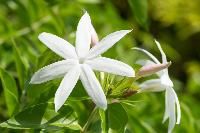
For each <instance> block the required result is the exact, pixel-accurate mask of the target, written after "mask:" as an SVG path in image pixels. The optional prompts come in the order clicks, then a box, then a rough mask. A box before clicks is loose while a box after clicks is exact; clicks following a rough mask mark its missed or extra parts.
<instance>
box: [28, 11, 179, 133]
mask: <svg viewBox="0 0 200 133" xmlns="http://www.w3.org/2000/svg"><path fill="white" fill-rule="evenodd" d="M129 32H131V30H120V31H116V32H113V33H111V34H109V35H108V36H106V37H104V38H103V39H102V40H100V41H99V39H98V36H97V33H96V31H95V29H94V28H93V26H92V23H91V20H90V16H89V14H88V13H87V12H86V13H85V14H84V15H83V16H82V17H81V19H80V21H79V23H78V26H77V31H76V41H75V47H74V46H73V45H72V44H70V43H69V42H68V41H66V40H64V39H62V38H60V37H58V36H56V35H53V34H50V33H45V32H44V33H41V34H40V35H39V40H40V41H41V42H43V43H44V44H45V45H46V46H47V47H48V48H49V49H51V50H52V51H53V52H55V53H56V54H58V55H59V56H61V57H62V58H63V60H61V61H58V62H55V63H53V64H50V65H48V66H45V67H43V68H41V69H40V70H38V71H37V72H36V73H35V74H34V75H33V77H32V79H31V81H30V83H31V84H40V83H44V82H47V81H50V80H53V79H55V78H60V77H64V78H63V79H62V81H61V83H60V85H59V87H58V89H57V91H56V93H55V98H54V103H55V110H56V111H58V110H59V109H60V108H61V107H62V105H63V104H64V103H65V101H66V100H67V98H68V97H69V95H70V93H71V92H72V90H73V88H74V87H75V86H76V83H77V81H78V80H79V79H80V80H81V82H82V84H83V86H84V88H85V90H86V92H87V93H88V95H89V96H90V97H91V99H92V100H93V102H94V103H95V104H96V105H97V106H98V107H99V108H102V109H104V110H106V108H107V99H106V95H105V94H104V91H103V88H102V86H101V85H100V83H99V81H98V79H97V77H96V75H95V73H94V71H100V72H106V73H111V74H115V75H120V76H124V77H128V78H133V79H134V78H135V79H137V78H139V77H144V76H148V75H151V74H154V73H156V74H157V75H158V77H159V78H158V79H151V80H147V81H145V82H143V83H141V84H140V85H139V88H140V89H139V90H138V92H139V93H142V92H148V91H156V92H157V91H165V98H166V102H165V103H166V104H165V115H164V119H163V121H165V120H166V119H167V118H169V129H168V132H171V131H172V129H173V128H174V125H175V122H176V123H177V124H178V123H180V105H179V101H178V98H177V95H176V93H175V91H174V90H173V83H172V81H171V80H170V78H169V75H168V69H167V68H168V67H169V66H170V64H171V62H167V59H166V55H165V53H164V52H163V50H162V48H161V46H160V44H159V43H158V42H157V41H156V44H157V46H158V48H159V50H160V52H161V55H162V63H160V62H159V61H158V59H156V58H155V57H154V56H153V55H152V54H151V53H149V52H148V51H146V50H144V49H140V48H134V49H136V50H139V51H142V52H144V53H145V54H147V55H148V56H149V57H150V58H151V59H152V61H150V60H140V61H139V62H138V63H140V64H142V65H143V67H142V68H141V69H140V70H139V71H138V72H137V73H136V74H135V71H134V69H133V68H132V67H131V66H129V65H127V64H125V63H123V62H121V61H118V60H114V59H110V58H106V57H102V56H101V54H103V53H104V52H106V51H107V50H108V49H109V48H111V47H112V46H113V45H114V44H115V43H116V42H118V41H119V40H120V39H121V38H123V37H124V36H125V35H126V34H128V33H129ZM175 106H176V107H177V119H176V111H175Z"/></svg>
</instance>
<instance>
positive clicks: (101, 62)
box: [85, 57, 135, 77]
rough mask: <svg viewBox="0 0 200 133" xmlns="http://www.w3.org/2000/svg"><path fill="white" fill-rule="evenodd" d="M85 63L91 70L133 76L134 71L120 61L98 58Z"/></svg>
mask: <svg viewBox="0 0 200 133" xmlns="http://www.w3.org/2000/svg"><path fill="white" fill-rule="evenodd" d="M85 63H86V64H88V65H89V66H90V67H91V68H92V69H94V70H97V71H101V72H108V73H112V74H116V75H121V76H127V77H134V76H135V71H134V70H133V68H132V67H131V66H129V65H127V64H125V63H123V62H121V61H117V60H113V59H109V58H105V57H98V58H95V59H93V60H88V61H86V62H85Z"/></svg>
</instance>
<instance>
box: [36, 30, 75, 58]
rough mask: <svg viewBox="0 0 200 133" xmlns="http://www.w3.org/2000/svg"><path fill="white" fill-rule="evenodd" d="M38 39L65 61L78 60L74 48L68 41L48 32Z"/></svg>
mask: <svg viewBox="0 0 200 133" xmlns="http://www.w3.org/2000/svg"><path fill="white" fill-rule="evenodd" d="M38 38H39V40H40V41H41V42H43V43H44V44H45V45H46V46H47V47H48V48H49V49H51V50H52V51H54V52H55V53H56V54H58V55H59V56H61V57H63V58H65V59H69V58H77V55H76V52H75V48H74V46H73V45H71V44H70V43H69V42H67V41H66V40H64V39H62V38H60V37H58V36H56V35H53V34H50V33H46V32H43V33H41V34H40V35H39V36H38Z"/></svg>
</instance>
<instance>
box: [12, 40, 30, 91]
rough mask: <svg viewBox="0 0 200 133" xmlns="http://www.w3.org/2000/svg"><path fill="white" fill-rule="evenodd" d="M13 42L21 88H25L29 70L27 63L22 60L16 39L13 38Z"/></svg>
mask: <svg viewBox="0 0 200 133" xmlns="http://www.w3.org/2000/svg"><path fill="white" fill-rule="evenodd" d="M12 43H13V51H14V59H15V65H16V69H17V74H18V79H19V83H20V88H21V89H23V88H24V84H25V79H26V72H27V71H26V68H25V65H24V63H23V62H22V59H21V57H20V54H19V51H18V48H17V46H16V43H15V41H14V40H12Z"/></svg>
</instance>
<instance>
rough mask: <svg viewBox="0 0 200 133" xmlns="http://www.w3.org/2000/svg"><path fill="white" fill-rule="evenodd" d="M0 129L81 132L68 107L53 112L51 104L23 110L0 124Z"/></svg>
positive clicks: (72, 112)
mask: <svg viewBox="0 0 200 133" xmlns="http://www.w3.org/2000/svg"><path fill="white" fill-rule="evenodd" d="M0 127H6V128H12V129H46V130H48V129H51V131H52V130H59V129H63V128H67V129H72V130H81V126H80V125H79V124H78V123H77V118H76V115H75V114H74V111H73V109H72V108H71V107H70V106H68V105H63V107H62V108H61V109H60V110H59V111H58V113H56V112H55V110H54V104H53V103H50V102H49V103H40V104H37V105H33V106H31V107H29V108H26V109H24V110H23V111H21V112H20V113H18V114H17V115H15V116H14V117H13V118H11V119H9V120H7V121H6V122H3V123H1V124H0Z"/></svg>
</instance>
